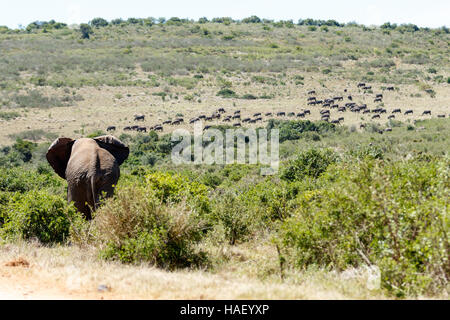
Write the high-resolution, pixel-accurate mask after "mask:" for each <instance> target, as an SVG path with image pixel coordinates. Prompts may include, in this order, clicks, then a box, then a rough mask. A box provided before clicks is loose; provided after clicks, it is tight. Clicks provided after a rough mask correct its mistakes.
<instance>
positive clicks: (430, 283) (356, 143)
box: [0, 119, 450, 297]
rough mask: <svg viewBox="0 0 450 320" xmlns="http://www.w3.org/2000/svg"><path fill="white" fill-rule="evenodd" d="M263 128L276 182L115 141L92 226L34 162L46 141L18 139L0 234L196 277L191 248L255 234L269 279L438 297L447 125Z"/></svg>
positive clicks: (206, 264)
mask: <svg viewBox="0 0 450 320" xmlns="http://www.w3.org/2000/svg"><path fill="white" fill-rule="evenodd" d="M269 125H270V126H278V127H279V128H284V129H283V130H285V134H284V136H285V137H286V139H285V141H284V142H283V143H282V144H281V146H280V150H281V156H282V159H284V160H283V162H282V166H281V168H280V171H279V173H278V174H277V175H275V176H265V177H264V176H260V175H259V170H258V166H257V165H227V166H223V165H222V166H220V165H211V166H188V165H184V166H174V165H173V164H171V163H170V161H168V154H169V151H170V148H169V147H164V145H165V144H168V143H170V141H169V140H166V137H165V136H162V137H158V136H157V135H156V134H155V133H151V134H149V135H139V136H136V137H131V136H128V137H127V136H124V137H122V138H125V139H128V140H127V143H129V144H130V147H131V150H132V152H131V155H130V157H129V159H128V160H127V161H126V163H125V164H124V166H123V170H122V178H121V180H120V183H119V186H118V188H117V190H116V193H115V196H114V198H112V199H108V200H105V201H104V203H103V205H102V207H101V208H100V209H99V210H98V211H97V212H96V214H95V218H94V220H93V221H92V222H86V221H84V220H83V219H82V218H81V216H80V215H79V214H78V213H76V212H75V211H74V209H73V206H72V205H67V204H66V201H65V196H66V194H65V186H66V183H65V181H63V180H62V179H60V178H59V177H57V176H56V174H54V173H53V171H52V170H51V169H50V167H49V166H48V164H47V163H46V161H45V158H43V157H42V152H43V150H45V146H46V145H36V144H27V143H24V141H21V140H18V142H17V143H16V144H15V145H14V146H13V147H11V148H10V149H9V151H8V152H7V153H6V154H5V150H3V153H4V155H2V156H1V157H0V159H1V161H0V163H1V166H0V209H1V210H0V212H1V215H0V238H1V239H3V241H14V239H18V238H22V239H37V240H39V241H41V242H43V243H55V242H62V243H66V242H68V241H70V242H72V243H75V244H78V245H81V246H85V245H90V246H94V247H96V248H97V249H98V254H99V258H102V259H115V260H120V261H122V262H124V263H140V262H143V261H145V262H148V263H151V264H154V265H157V266H159V267H162V268H168V269H173V268H179V267H195V266H198V267H201V268H206V269H208V270H214V263H213V261H214V257H213V256H211V253H209V254H208V252H206V251H205V250H203V249H202V243H204V242H208V243H213V244H214V243H215V244H217V245H219V244H220V243H228V244H230V245H236V244H239V243H242V242H246V241H252V240H253V239H260V238H264V239H267V240H269V241H272V243H273V244H274V245H276V246H277V248H278V250H279V259H280V266H281V269H280V272H281V273H283V272H285V270H287V269H288V268H298V269H307V268H309V267H310V266H316V267H323V268H326V269H330V270H345V269H347V268H351V267H360V266H363V265H369V266H376V267H378V268H379V270H380V273H381V286H382V288H384V289H385V290H386V292H388V293H390V294H392V295H395V296H397V297H403V296H408V297H410V296H415V295H418V294H425V295H433V294H436V293H440V292H442V291H445V290H447V289H448V287H447V286H448V281H447V279H448V277H449V276H450V270H449V269H448V265H449V261H448V257H449V238H448V228H449V210H448V208H449V199H450V185H449V182H450V179H449V174H450V160H449V158H448V154H447V150H449V141H450V140H449V137H448V135H449V132H450V130H449V125H450V122H449V121H448V119H439V120H438V119H435V120H426V121H422V122H419V123H416V126H419V125H420V126H423V127H425V129H424V130H423V131H422V132H420V131H419V132H418V131H415V130H411V129H410V127H411V125H406V124H400V123H398V124H396V127H394V128H393V131H392V132H391V134H390V135H389V136H388V135H381V134H379V133H378V131H373V132H372V131H371V129H370V128H368V129H367V132H353V131H352V130H351V128H346V127H339V128H334V127H331V126H328V124H326V125H324V124H323V123H321V122H317V123H314V122H309V121H299V122H296V121H286V122H277V123H273V122H271V123H270V124H269ZM413 128H414V127H413ZM94 134H96V133H94ZM311 134H314V137H315V138H312V137H311ZM394 142H395V143H394ZM167 150H169V151H167ZM283 150H287V151H288V152H286V151H283ZM13 152H14V153H15V156H14V157H12V156H10V155H11V154H12V153H13ZM29 154H31V157H30V156H25V155H29ZM24 157H25V158H24ZM15 158H18V159H21V160H20V161H19V162H18V161H17V160H15ZM150 158H154V159H156V160H155V161H153V160H152V161H149V160H148V159H150ZM13 159H14V160H13ZM25 160H26V161H25Z"/></svg>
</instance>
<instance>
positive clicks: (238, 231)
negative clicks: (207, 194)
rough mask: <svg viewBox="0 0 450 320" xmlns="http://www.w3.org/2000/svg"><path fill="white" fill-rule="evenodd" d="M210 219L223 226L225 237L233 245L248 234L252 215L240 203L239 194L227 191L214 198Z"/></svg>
mask: <svg viewBox="0 0 450 320" xmlns="http://www.w3.org/2000/svg"><path fill="white" fill-rule="evenodd" d="M212 221H214V224H217V223H218V224H221V225H222V226H223V228H224V231H225V239H227V240H228V242H229V244H231V245H234V244H235V243H236V241H239V240H245V239H246V238H247V237H248V236H249V231H250V229H251V224H252V215H251V213H250V212H249V210H248V209H247V207H246V206H245V205H244V204H243V203H242V199H241V198H240V196H239V194H237V193H236V192H234V191H227V192H225V194H223V195H221V196H220V197H218V198H217V199H216V200H215V202H214V205H213V210H212Z"/></svg>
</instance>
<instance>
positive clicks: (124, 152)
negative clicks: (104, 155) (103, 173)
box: [94, 135, 130, 165]
mask: <svg viewBox="0 0 450 320" xmlns="http://www.w3.org/2000/svg"><path fill="white" fill-rule="evenodd" d="M94 140H95V141H96V142H97V143H98V145H99V146H100V147H101V148H103V149H106V150H108V152H109V153H111V154H112V155H113V156H114V158H116V160H117V163H118V164H119V165H121V164H122V163H123V162H124V161H125V160H126V159H127V158H128V155H129V153H130V149H129V148H128V147H127V146H126V145H125V144H124V143H123V142H122V141H120V140H119V139H117V138H115V137H113V136H110V135H106V136H100V137H96V138H94Z"/></svg>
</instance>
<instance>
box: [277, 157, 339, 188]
mask: <svg viewBox="0 0 450 320" xmlns="http://www.w3.org/2000/svg"><path fill="white" fill-rule="evenodd" d="M337 159H338V155H337V154H336V153H335V152H333V151H332V150H329V149H324V150H318V149H310V150H308V151H305V152H302V153H300V154H299V155H298V157H297V159H295V160H292V161H290V162H289V163H288V165H287V166H286V168H284V169H283V171H282V173H281V179H283V180H287V181H295V180H301V179H303V177H304V176H310V177H313V178H317V177H319V176H320V175H321V174H322V173H323V172H325V170H327V167H328V166H329V165H330V164H333V163H335V162H336V161H337Z"/></svg>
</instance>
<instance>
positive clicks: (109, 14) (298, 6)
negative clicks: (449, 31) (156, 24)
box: [0, 0, 450, 28]
mask: <svg viewBox="0 0 450 320" xmlns="http://www.w3.org/2000/svg"><path fill="white" fill-rule="evenodd" d="M251 15H257V16H258V17H260V18H267V19H274V20H289V19H292V20H293V21H294V22H295V23H296V22H297V21H298V19H300V18H303V19H305V18H313V19H323V20H327V19H334V20H337V21H339V22H350V21H356V22H357V23H362V24H365V25H381V24H383V23H384V22H387V21H389V22H391V23H398V24H401V23H414V24H416V25H418V26H419V27H431V28H436V27H441V26H444V25H445V26H450V23H449V22H450V0H428V1H424V0H308V1H304V0H219V1H217V0H147V1H145V0H119V1H117V0H78V1H75V0H0V25H6V26H8V27H10V28H17V27H18V26H19V24H22V25H23V26H27V25H28V24H29V23H30V22H33V21H36V20H43V21H48V20H51V19H54V20H56V21H58V22H65V23H68V24H72V23H81V22H88V21H89V20H91V19H92V18H95V17H102V18H105V19H107V20H112V19H115V18H123V19H127V18H129V17H135V18H147V17H155V18H159V17H165V18H170V17H179V18H189V19H196V20H197V19H198V18H200V17H204V16H205V17H207V18H209V19H210V18H213V17H232V18H234V19H242V18H245V17H248V16H251Z"/></svg>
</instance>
